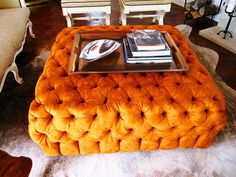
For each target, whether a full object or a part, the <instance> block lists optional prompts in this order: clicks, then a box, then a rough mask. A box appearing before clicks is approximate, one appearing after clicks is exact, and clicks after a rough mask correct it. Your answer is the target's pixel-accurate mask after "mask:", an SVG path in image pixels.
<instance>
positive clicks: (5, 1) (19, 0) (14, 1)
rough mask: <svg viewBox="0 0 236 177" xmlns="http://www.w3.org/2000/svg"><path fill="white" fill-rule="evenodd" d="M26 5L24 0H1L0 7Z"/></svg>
mask: <svg viewBox="0 0 236 177" xmlns="http://www.w3.org/2000/svg"><path fill="white" fill-rule="evenodd" d="M17 7H26V5H25V1H24V0H11V1H9V0H1V1H0V9H5V8H17Z"/></svg>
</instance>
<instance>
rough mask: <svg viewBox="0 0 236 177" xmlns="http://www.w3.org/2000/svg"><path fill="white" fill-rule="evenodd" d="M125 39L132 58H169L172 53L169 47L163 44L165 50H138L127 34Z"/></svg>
mask: <svg viewBox="0 0 236 177" xmlns="http://www.w3.org/2000/svg"><path fill="white" fill-rule="evenodd" d="M127 39H128V43H129V47H130V50H131V52H132V55H133V56H134V57H140V56H141V57H142V56H171V54H172V52H171V49H170V47H169V45H168V44H167V43H166V42H164V44H165V49H164V50H138V49H137V46H136V45H135V42H134V40H133V39H132V37H130V34H127Z"/></svg>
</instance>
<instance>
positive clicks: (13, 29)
mask: <svg viewBox="0 0 236 177" xmlns="http://www.w3.org/2000/svg"><path fill="white" fill-rule="evenodd" d="M14 2H15V3H14ZM20 5H21V4H20V3H19V1H16V0H14V1H13V0H12V1H8V0H1V2H0V92H1V91H2V88H3V85H4V82H5V80H6V77H7V74H8V73H9V72H10V71H11V72H13V74H14V76H15V80H16V81H17V82H18V83H20V84H21V83H22V82H23V79H22V78H20V77H19V73H18V68H17V65H16V63H15V59H16V56H17V55H18V54H19V53H20V52H21V51H22V49H23V45H24V43H25V38H26V34H27V29H28V28H29V31H30V34H31V36H32V37H34V34H33V33H32V23H31V21H30V20H29V15H30V11H29V9H28V8H27V7H22V8H21V7H20ZM6 7H7V8H6ZM8 7H9V8H8ZM10 7H14V8H10ZM16 7H18V8H16Z"/></svg>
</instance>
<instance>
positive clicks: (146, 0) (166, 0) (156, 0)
mask: <svg viewBox="0 0 236 177" xmlns="http://www.w3.org/2000/svg"><path fill="white" fill-rule="evenodd" d="M122 1H123V3H124V4H125V5H129V6H136V5H157V4H170V3H171V0H122Z"/></svg>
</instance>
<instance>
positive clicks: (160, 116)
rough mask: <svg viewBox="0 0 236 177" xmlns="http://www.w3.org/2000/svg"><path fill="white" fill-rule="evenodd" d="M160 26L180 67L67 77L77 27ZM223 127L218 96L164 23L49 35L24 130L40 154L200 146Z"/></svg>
mask: <svg viewBox="0 0 236 177" xmlns="http://www.w3.org/2000/svg"><path fill="white" fill-rule="evenodd" d="M134 28H136V29H146V28H148V29H158V30H165V31H168V32H169V33H170V34H171V36H172V37H173V39H174V41H175V43H176V44H177V45H178V47H179V48H180V50H181V52H182V53H183V55H184V57H185V58H186V60H187V62H188V64H189V67H190V69H189V71H188V72H173V73H170V72H169V73H128V74H88V75H68V72H67V67H68V61H69V57H70V53H71V49H72V43H73V39H74V35H75V33H76V32H79V31H127V32H130V31H131V30H132V29H134ZM225 124H226V112H225V102H224V97H223V96H222V94H221V92H220V91H219V89H218V88H217V86H216V84H215V83H214V81H213V79H212V77H211V76H210V74H209V73H208V71H207V70H206V68H205V67H204V66H202V65H201V64H200V62H199V59H198V57H197V56H196V54H195V53H194V52H193V50H192V49H191V48H190V46H189V44H188V43H187V41H186V40H185V38H184V37H183V36H182V35H181V33H180V32H179V31H178V30H177V29H176V28H174V27H172V26H100V27H91V26H86V27H73V28H65V29H63V30H62V31H61V32H60V33H59V34H58V35H57V37H56V41H55V43H54V44H53V46H52V49H51V54H50V56H49V58H48V59H47V61H46V64H45V66H44V70H43V73H42V74H41V76H40V78H39V80H38V83H37V85H36V89H35V99H34V100H33V101H32V103H31V106H30V109H29V133H30V136H31V138H32V139H33V141H34V142H35V143H37V144H39V146H40V147H41V148H42V149H43V151H44V152H45V153H46V154H47V155H77V154H88V153H111V152H117V151H125V152H129V151H137V150H144V151H149V150H155V149H173V148H191V147H195V148H207V147H208V146H209V145H210V144H211V143H212V141H213V140H214V137H215V136H216V134H217V133H218V132H219V131H220V130H221V129H222V128H223V127H224V126H225Z"/></svg>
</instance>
